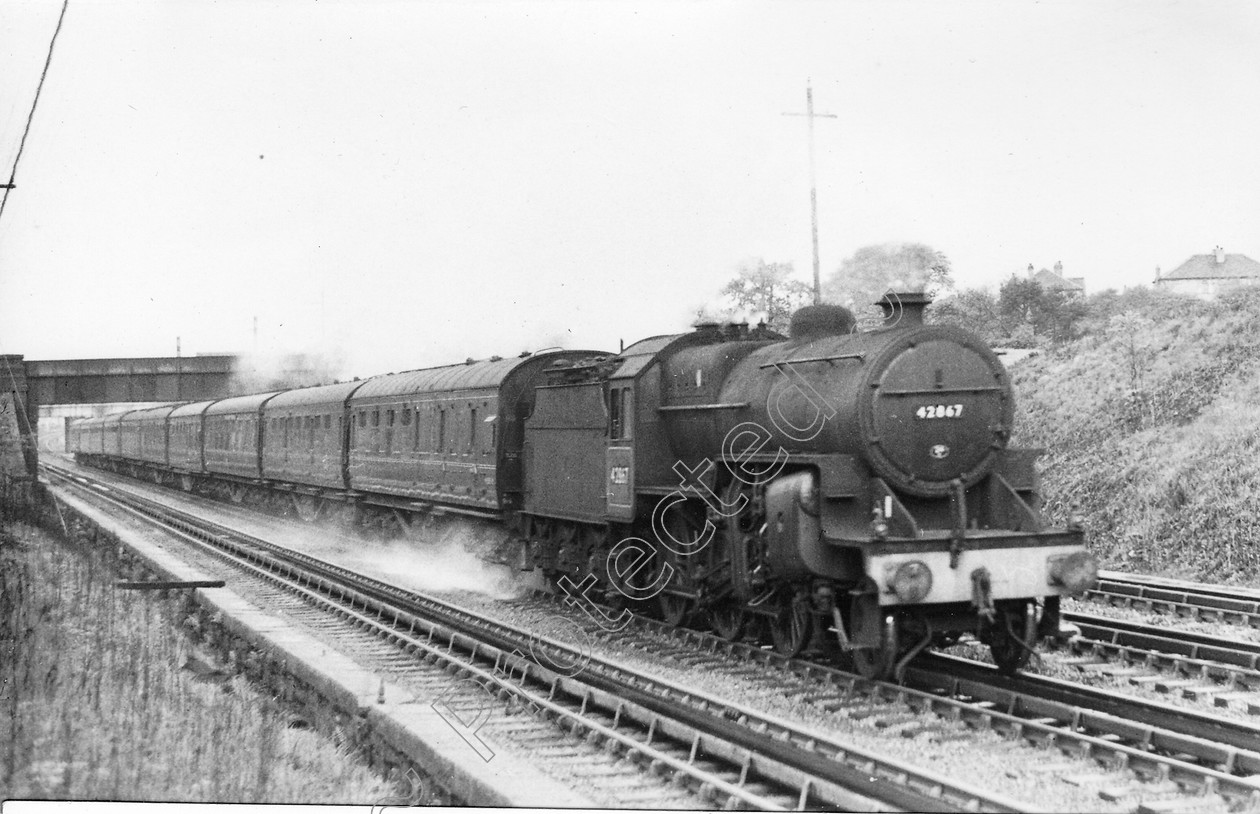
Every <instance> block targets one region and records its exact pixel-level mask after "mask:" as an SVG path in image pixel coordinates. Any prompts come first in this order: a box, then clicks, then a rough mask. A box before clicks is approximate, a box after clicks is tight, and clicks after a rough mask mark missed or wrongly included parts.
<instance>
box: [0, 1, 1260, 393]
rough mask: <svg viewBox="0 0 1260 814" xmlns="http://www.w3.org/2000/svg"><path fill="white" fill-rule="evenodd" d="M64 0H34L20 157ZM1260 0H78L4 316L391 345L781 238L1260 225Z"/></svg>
mask: <svg viewBox="0 0 1260 814" xmlns="http://www.w3.org/2000/svg"><path fill="white" fill-rule="evenodd" d="M60 5H61V4H60V2H57V1H55V0H41V1H40V2H23V1H22V0H0V174H2V175H4V176H5V179H4V180H7V176H8V174H9V171H10V168H11V167H12V164H13V159H14V157H15V155H16V154H17V148H18V142H19V140H20V138H21V133H22V129H23V127H24V125H25V122H26V117H27V114H28V112H29V110H30V105H31V100H32V97H33V96H34V93H35V89H36V86H37V83H38V79H39V73H40V70H41V69H42V67H43V63H44V59H45V56H46V54H47V48H48V41H49V38H50V37H51V35H52V32H53V28H54V26H55V24H56V20H57V15H58V13H59V11H60ZM1258 45H1260V4H1257V3H1254V2H1236V3H1231V2H1202V1H1201V0H1195V2H1162V3H1161V2H1149V1H1148V0H1143V2H1106V1H1102V2H1100V0H1088V1H1087V2H1046V3H1031V2H1017V1H1012V0H1001V2H968V3H960V2H931V3H929V2H879V3H876V2H821V3H785V2H767V3H736V2H712V3H705V2H668V3H646V2H620V3H598V2H572V3H571V2H520V3H507V2H483V3H476V2H459V3H457V2H442V3H438V2H431V3H420V2H367V1H361V2H327V0H319V2H307V1H305V0H304V1H301V2H299V1H298V0H291V1H289V0H279V1H270V2H268V1H263V2H260V1H259V0H237V1H235V2H233V1H231V0H229V1H227V2H194V1H193V0H180V1H178V2H171V1H170V0H167V1H166V2H127V1H126V0H110V1H109V2H87V1H86V0H71V2H70V6H69V11H68V12H67V14H66V18H65V23H64V26H63V28H62V31H61V34H60V36H59V38H58V40H57V45H56V50H55V53H54V56H53V60H52V65H51V69H50V71H49V74H48V79H47V82H46V84H45V86H44V91H43V96H42V97H41V99H40V103H39V108H38V110H37V112H36V115H35V120H34V124H33V127H32V129H31V132H30V136H29V139H28V142H27V145H26V150H25V152H24V154H23V156H22V161H21V164H20V165H19V167H18V174H17V184H18V186H17V188H16V189H15V190H13V191H12V192H11V193H10V196H9V200H8V204H7V208H6V209H5V211H4V214H3V217H2V218H0V352H3V353H22V354H25V355H26V356H27V358H32V359H48V358H80V357H96V356H132V355H173V354H174V351H175V341H176V337H177V336H179V337H181V338H182V351H183V353H184V354H185V355H192V354H195V353H199V352H200V353H205V352H218V351H249V350H251V349H253V348H254V347H255V338H254V332H253V327H252V326H253V321H254V318H255V317H256V318H257V322H258V332H257V347H258V349H259V350H260V351H263V352H278V351H319V352H333V353H341V354H342V355H343V356H344V357H345V359H346V372H347V373H348V374H351V375H355V374H357V375H370V374H373V373H379V372H385V371H390V370H402V369H409V368H415V367H423V366H427V365H434V364H443V363H447V362H453V361H462V360H463V359H464V358H465V357H468V356H474V357H479V358H481V357H486V356H489V355H491V354H496V353H497V354H504V355H506V354H514V353H519V352H520V351H521V350H524V349H538V348H540V347H543V346H547V345H564V346H567V347H594V348H607V349H612V350H616V349H617V345H618V341H619V340H621V339H624V340H625V341H626V342H627V343H629V342H631V341H634V340H636V339H639V338H642V337H643V336H647V335H652V334H659V333H668V332H675V331H679V330H686V329H687V327H688V325H689V323H690V321H691V320H692V315H693V313H694V310H695V308H696V307H697V306H700V305H702V304H704V303H706V302H710V301H713V300H715V299H716V292H717V290H718V289H719V288H720V287H721V285H722V284H723V283H724V282H725V281H726V280H728V279H729V278H730V277H731V276H732V275H733V273H734V268H735V266H736V265H737V264H738V263H739V262H740V261H742V260H744V259H746V258H751V257H762V258H765V259H766V260H768V261H774V262H790V263H792V264H793V265H794V266H795V269H796V271H797V273H798V275H799V276H800V277H801V279H803V280H806V279H808V278H809V276H810V269H811V259H810V257H811V254H810V232H809V169H808V167H809V163H808V140H807V129H806V122H805V119H803V118H799V117H786V116H783V115H781V114H783V113H784V112H803V111H804V108H805V86H806V82H807V81H808V80H812V83H813V88H814V99H815V107H816V109H817V111H818V112H829V113H834V114H837V115H838V118H836V119H822V120H819V121H818V123H817V125H816V138H817V142H816V143H817V179H818V196H819V219H820V229H819V231H820V243H821V256H822V266H823V273H824V275H826V274H828V273H830V272H832V271H834V269H835V268H836V267H837V266H838V265H839V264H840V262H841V261H842V260H843V259H844V258H845V257H846V256H848V255H849V254H851V253H852V252H853V251H854V250H856V249H857V248H859V247H861V246H864V245H867V244H872V243H883V242H888V241H915V242H922V243H927V244H929V245H931V246H933V247H934V248H937V249H939V250H941V251H943V252H945V253H946V254H947V255H948V256H949V258H950V259H951V260H952V262H953V267H954V272H955V277H956V279H957V281H958V283H959V284H960V285H962V286H973V285H996V284H997V283H1000V281H1001V280H1002V279H1004V278H1006V277H1007V276H1009V275H1010V274H1011V273H1012V272H1014V271H1017V270H1020V269H1022V268H1024V267H1025V266H1026V265H1027V264H1029V263H1033V264H1036V266H1037V267H1038V268H1041V267H1043V266H1046V267H1048V266H1052V265H1053V264H1054V263H1055V262H1056V261H1062V263H1063V265H1064V269H1065V273H1066V274H1068V275H1069V276H1083V277H1085V278H1086V284H1087V286H1088V288H1089V289H1090V290H1097V289H1100V288H1104V287H1109V286H1114V287H1123V286H1126V285H1137V284H1143V283H1149V282H1150V281H1151V279H1152V278H1153V274H1154V269H1155V267H1156V266H1157V265H1159V266H1162V267H1163V268H1164V269H1165V270H1169V269H1171V268H1173V267H1175V266H1176V265H1178V264H1179V263H1181V262H1182V261H1183V260H1185V259H1186V258H1187V257H1188V256H1189V255H1191V254H1197V253H1206V252H1209V251H1210V250H1211V249H1212V248H1213V246H1215V245H1216V244H1220V245H1222V246H1224V247H1225V249H1226V250H1227V251H1229V252H1241V253H1245V254H1249V255H1250V256H1252V257H1254V258H1258V259H1260V112H1258V110H1260V109H1258V106H1257V100H1258V98H1260V94H1258V93H1257V90H1258V89H1260V47H1257V46H1258Z"/></svg>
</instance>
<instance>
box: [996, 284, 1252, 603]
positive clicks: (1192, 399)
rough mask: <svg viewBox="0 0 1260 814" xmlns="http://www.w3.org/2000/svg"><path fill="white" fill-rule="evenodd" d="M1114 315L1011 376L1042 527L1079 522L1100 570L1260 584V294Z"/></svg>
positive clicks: (1134, 298) (1126, 299)
mask: <svg viewBox="0 0 1260 814" xmlns="http://www.w3.org/2000/svg"><path fill="white" fill-rule="evenodd" d="M1110 308H1111V312H1110V315H1109V316H1108V317H1107V318H1106V319H1098V320H1096V321H1095V323H1094V324H1092V325H1091V326H1090V329H1089V331H1088V332H1087V333H1086V334H1085V335H1084V336H1082V337H1081V338H1079V339H1076V340H1074V341H1072V342H1069V343H1066V344H1063V345H1058V346H1054V347H1051V348H1049V349H1048V350H1046V351H1045V352H1044V353H1043V354H1042V355H1041V356H1037V357H1033V358H1031V359H1029V360H1027V361H1024V362H1022V363H1020V364H1018V365H1017V366H1015V367H1014V368H1013V370H1012V378H1013V380H1014V383H1015V387H1016V394H1017V410H1018V412H1017V416H1016V435H1015V438H1014V439H1013V440H1014V443H1015V444H1016V445H1018V446H1034V447H1042V448H1044V449H1045V450H1046V454H1045V456H1044V457H1043V458H1042V468H1043V480H1044V483H1043V485H1044V489H1043V492H1044V493H1045V495H1046V496H1047V506H1046V508H1047V510H1048V513H1049V515H1050V517H1051V518H1052V519H1053V520H1055V521H1056V522H1064V521H1065V520H1066V519H1067V517H1068V516H1069V515H1070V514H1071V513H1072V512H1073V511H1074V510H1075V511H1079V512H1080V513H1081V514H1083V515H1084V517H1085V519H1086V524H1087V528H1088V529H1089V533H1090V540H1091V545H1092V546H1093V548H1094V550H1095V551H1096V552H1097V553H1098V554H1099V555H1100V557H1101V559H1102V561H1103V563H1104V566H1105V567H1111V568H1117V569H1122V570H1132V571H1143V572H1149V573H1156V574H1165V575H1168V576H1172V577H1180V578H1191V579H1198V580H1203V581H1209V582H1224V583H1237V584H1256V583H1260V455H1258V454H1257V448H1258V447H1260V409H1258V408H1257V406H1258V405H1260V365H1258V364H1257V362H1258V361H1260V292H1242V293H1237V294H1231V295H1226V296H1223V297H1221V298H1220V299H1219V300H1217V301H1215V302H1200V301H1197V300H1187V299H1183V298H1179V297H1171V296H1166V295H1159V294H1156V293H1153V292H1149V291H1146V290H1145V289H1140V290H1138V292H1136V293H1132V294H1129V293H1126V294H1124V295H1119V296H1118V297H1115V298H1114V301H1113V302H1111V303H1110ZM1073 504H1076V508H1075V509H1074V508H1073Z"/></svg>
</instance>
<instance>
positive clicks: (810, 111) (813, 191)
mask: <svg viewBox="0 0 1260 814" xmlns="http://www.w3.org/2000/svg"><path fill="white" fill-rule="evenodd" d="M783 115H784V116H804V117H806V118H807V119H808V120H809V218H810V229H811V230H812V231H811V236H812V237H813V241H814V305H817V304H818V303H820V302H822V283H821V282H820V280H819V273H818V183H817V181H816V180H815V176H814V119H838V118H839V116H837V115H836V114H834V113H815V112H814V88H813V86H812V85H811V84H810V83H809V82H808V81H807V82H806V83H805V112H804V113H784V114H783Z"/></svg>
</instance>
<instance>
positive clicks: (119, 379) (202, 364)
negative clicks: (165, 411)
mask: <svg viewBox="0 0 1260 814" xmlns="http://www.w3.org/2000/svg"><path fill="white" fill-rule="evenodd" d="M238 361H239V357H237V356H235V355H233V354H222V355H213V356H187V357H179V356H176V357H169V356H148V357H138V358H131V359H50V360H27V359H25V358H24V357H23V356H21V355H18V354H8V355H0V362H3V364H2V365H0V474H3V475H8V476H10V477H31V476H33V475H34V472H35V467H36V466H37V464H38V453H37V450H39V449H41V448H43V449H47V450H51V451H60V450H63V449H65V427H66V425H67V424H68V423H69V422H70V421H72V420H74V419H76V418H84V417H87V416H92V415H103V414H104V413H107V412H115V411H117V410H120V409H126V408H127V407H129V406H141V405H150V404H165V403H169V402H173V401H202V400H208V399H220V398H224V397H226V396H229V395H232V392H231V389H232V383H233V376H234V375H235V374H236V372H237V367H238ZM41 438H42V439H43V441H42V442H41Z"/></svg>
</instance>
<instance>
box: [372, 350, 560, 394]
mask: <svg viewBox="0 0 1260 814" xmlns="http://www.w3.org/2000/svg"><path fill="white" fill-rule="evenodd" d="M548 355H551V354H548ZM540 358H545V357H543V356H542V355H539V356H526V357H519V356H516V357H513V358H511V359H490V360H488V361H484V362H468V363H466V364H462V365H445V366H443V367H430V368H425V369H423V370H410V371H407V372H406V373H389V374H386V375H384V376H375V377H373V378H371V379H368V380H367V381H366V382H363V387H362V388H360V389H359V390H358V391H357V392H356V393H355V394H354V400H355V401H358V400H360V399H372V398H387V397H389V396H410V395H412V394H415V393H442V392H449V391H453V390H480V389H485V388H496V389H497V388H498V387H499V386H500V385H501V384H503V381H504V379H506V378H507V377H508V376H509V375H511V373H512V371H514V370H516V369H517V368H518V367H520V366H521V365H524V364H526V363H527V362H530V361H532V360H535V359H540Z"/></svg>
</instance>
